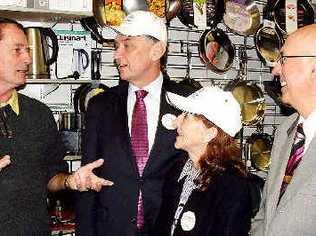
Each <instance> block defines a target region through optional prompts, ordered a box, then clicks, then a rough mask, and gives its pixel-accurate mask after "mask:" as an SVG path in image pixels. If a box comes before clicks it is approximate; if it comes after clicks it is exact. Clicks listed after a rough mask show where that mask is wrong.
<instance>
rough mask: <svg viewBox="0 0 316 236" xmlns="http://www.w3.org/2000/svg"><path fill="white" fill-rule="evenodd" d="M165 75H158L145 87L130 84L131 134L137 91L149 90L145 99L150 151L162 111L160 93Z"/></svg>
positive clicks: (128, 102)
mask: <svg viewBox="0 0 316 236" xmlns="http://www.w3.org/2000/svg"><path fill="white" fill-rule="evenodd" d="M162 82H163V77H162V74H161V73H160V75H159V76H158V78H157V79H156V80H154V81H153V82H151V83H150V84H149V85H147V86H145V87H144V88H137V87H136V86H134V85H132V84H130V85H129V88H128V97H127V115H128V127H129V133H130V134H131V128H132V116H133V110H134V105H135V102H136V95H135V91H137V90H140V89H142V90H146V91H147V92H148V94H147V96H146V97H145V99H144V102H145V105H146V111H147V125H148V148H149V152H150V150H151V148H152V146H153V144H154V141H155V135H156V130H157V125H158V119H159V111H160V95H161V88H162Z"/></svg>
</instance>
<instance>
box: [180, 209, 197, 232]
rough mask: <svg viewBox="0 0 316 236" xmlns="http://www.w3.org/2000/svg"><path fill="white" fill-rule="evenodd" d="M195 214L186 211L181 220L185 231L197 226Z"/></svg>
mask: <svg viewBox="0 0 316 236" xmlns="http://www.w3.org/2000/svg"><path fill="white" fill-rule="evenodd" d="M195 221H196V219H195V214H194V212H192V211H186V212H184V213H183V215H182V218H181V228H182V229H183V231H190V230H192V229H193V228H194V226H195Z"/></svg>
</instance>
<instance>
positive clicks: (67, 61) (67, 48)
mask: <svg viewBox="0 0 316 236" xmlns="http://www.w3.org/2000/svg"><path fill="white" fill-rule="evenodd" d="M54 32H55V33H56V35H57V38H58V46H59V53H58V58H57V76H58V78H61V77H67V76H69V75H73V74H74V72H75V71H77V72H78V74H79V75H80V77H79V79H91V43H92V40H91V35H90V32H87V31H74V30H54ZM52 69H53V71H52V73H51V74H52V75H53V76H54V75H55V71H54V70H55V67H54V66H52Z"/></svg>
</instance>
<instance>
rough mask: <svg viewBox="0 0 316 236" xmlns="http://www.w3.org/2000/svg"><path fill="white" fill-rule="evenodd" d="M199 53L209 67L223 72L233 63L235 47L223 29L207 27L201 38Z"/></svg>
mask: <svg viewBox="0 0 316 236" xmlns="http://www.w3.org/2000/svg"><path fill="white" fill-rule="evenodd" d="M199 55H200V58H201V59H202V61H203V63H204V64H206V66H207V67H208V68H209V69H211V70H212V71H213V72H215V73H218V74H222V73H225V72H226V71H227V70H229V69H230V68H231V67H232V65H233V62H234V57H235V47H234V45H233V44H232V43H231V41H230V39H229V37H228V36H227V35H226V34H225V32H224V31H223V30H221V29H218V28H216V29H207V30H205V31H204V32H203V33H202V35H201V37H200V40H199Z"/></svg>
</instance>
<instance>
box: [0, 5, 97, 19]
mask: <svg viewBox="0 0 316 236" xmlns="http://www.w3.org/2000/svg"><path fill="white" fill-rule="evenodd" d="M0 14H1V16H2V17H7V18H13V19H16V20H22V21H23V20H26V21H52V22H64V21H70V20H79V19H80V18H83V17H89V16H93V13H92V11H91V12H89V11H59V10H46V9H35V8H26V7H17V6H0Z"/></svg>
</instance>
